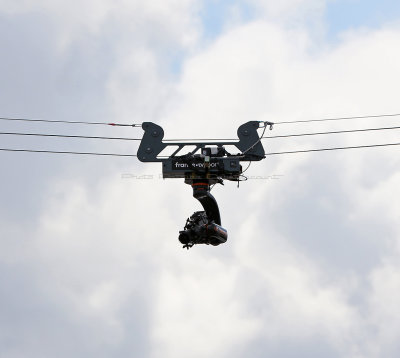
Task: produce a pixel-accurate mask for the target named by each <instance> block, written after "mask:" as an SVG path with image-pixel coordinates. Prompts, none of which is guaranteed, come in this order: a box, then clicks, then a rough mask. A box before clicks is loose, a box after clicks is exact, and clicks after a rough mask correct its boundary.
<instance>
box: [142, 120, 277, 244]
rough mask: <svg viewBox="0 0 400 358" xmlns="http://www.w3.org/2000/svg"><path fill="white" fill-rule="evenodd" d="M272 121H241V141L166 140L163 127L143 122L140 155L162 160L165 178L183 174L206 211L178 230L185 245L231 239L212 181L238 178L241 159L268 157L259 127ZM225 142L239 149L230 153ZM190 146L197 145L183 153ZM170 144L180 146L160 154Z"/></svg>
mask: <svg viewBox="0 0 400 358" xmlns="http://www.w3.org/2000/svg"><path fill="white" fill-rule="evenodd" d="M272 124H273V123H271V122H256V121H251V122H247V123H245V124H243V125H241V126H240V127H239V129H238V131H237V134H238V138H239V141H235V142H229V141H226V142H217V141H210V142H172V141H168V142H167V143H165V142H163V141H162V140H163V138H164V131H163V129H162V128H161V127H160V126H158V125H156V124H154V123H152V122H144V123H143V124H142V128H143V130H144V135H143V138H142V141H141V143H140V146H139V149H138V152H137V156H138V159H139V160H140V161H142V162H161V163H162V168H163V178H184V179H185V183H186V184H189V185H191V186H192V188H193V196H194V198H196V199H197V200H199V201H200V203H201V205H202V206H203V208H204V211H196V212H195V213H194V214H193V215H192V216H190V217H189V218H188V219H187V220H186V224H185V226H184V229H183V230H182V231H180V232H179V241H180V242H181V243H182V244H183V247H184V248H187V249H189V248H190V247H192V246H194V245H197V244H206V245H213V246H218V245H220V244H223V243H225V242H226V241H227V239H228V233H227V231H226V230H225V229H224V228H223V227H222V226H221V216H220V213H219V208H218V204H217V201H216V200H215V198H214V197H213V196H212V195H211V193H210V190H211V189H210V187H211V185H212V186H213V185H215V184H223V180H231V181H239V180H240V178H241V176H242V166H241V164H240V162H242V161H248V162H253V161H259V160H262V159H264V158H265V152H264V148H263V146H262V144H261V140H260V137H259V136H258V133H257V129H259V128H262V127H264V131H265V128H266V127H267V125H269V126H270V129H272ZM226 145H230V146H232V145H233V146H235V147H236V148H237V149H239V151H240V153H238V154H231V153H228V152H227V151H226V149H225V146H226ZM187 146H195V149H194V150H192V151H191V152H188V153H186V154H184V155H181V153H182V152H183V149H184V148H185V147H187ZM167 147H178V148H177V149H176V150H175V151H174V152H173V153H172V154H171V155H170V156H168V157H161V156H160V153H161V152H162V151H163V150H164V149H165V148H167Z"/></svg>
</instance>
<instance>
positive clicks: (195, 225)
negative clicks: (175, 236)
mask: <svg viewBox="0 0 400 358" xmlns="http://www.w3.org/2000/svg"><path fill="white" fill-rule="evenodd" d="M227 239H228V232H227V231H226V230H225V229H224V228H223V227H222V226H220V225H218V224H216V223H214V222H213V221H210V219H209V218H208V216H207V214H206V212H205V211H196V212H195V213H194V214H193V215H192V216H191V217H190V218H189V219H187V221H186V225H185V227H184V229H183V230H182V231H179V241H180V242H181V243H182V244H183V247H184V248H190V247H192V246H193V245H196V244H206V245H213V246H218V245H220V244H223V243H225V242H226V240H227Z"/></svg>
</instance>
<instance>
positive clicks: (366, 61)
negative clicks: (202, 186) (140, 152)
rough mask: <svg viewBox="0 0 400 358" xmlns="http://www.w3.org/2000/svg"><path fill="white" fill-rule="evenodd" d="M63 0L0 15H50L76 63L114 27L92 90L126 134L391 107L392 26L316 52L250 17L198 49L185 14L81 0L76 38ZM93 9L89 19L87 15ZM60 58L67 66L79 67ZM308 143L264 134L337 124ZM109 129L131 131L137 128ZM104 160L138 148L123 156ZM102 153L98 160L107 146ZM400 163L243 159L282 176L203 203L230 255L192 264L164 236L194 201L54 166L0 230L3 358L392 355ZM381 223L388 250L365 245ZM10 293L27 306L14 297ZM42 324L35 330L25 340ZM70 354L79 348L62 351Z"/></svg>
mask: <svg viewBox="0 0 400 358" xmlns="http://www.w3.org/2000/svg"><path fill="white" fill-rule="evenodd" d="M57 4H58V6H56V3H51V4H50V3H48V2H44V1H43V2H40V3H37V2H35V3H33V2H31V3H19V4H18V3H6V2H2V3H1V4H0V8H1V9H2V10H3V11H6V10H7V11H8V12H9V13H11V12H12V13H13V14H14V15H15V14H18V13H21V12H29V11H34V9H35V8H36V7H39V8H40V7H41V9H42V10H41V11H44V12H45V13H48V14H49V16H54V18H55V19H59V20H60V24H59V26H60V30H59V31H60V34H61V33H67V34H68V41H69V42H68V43H69V45H71V44H72V45H76V44H77V43H79V44H80V46H77V48H75V51H78V53H80V54H81V53H85V52H84V48H85V45H87V46H89V44H90V43H91V41H93V39H96V41H99V42H101V40H102V39H103V37H107V33H108V32H109V31H110V33H112V34H113V35H112V39H113V41H115V42H116V44H115V46H112V47H106V48H107V49H109V50H110V51H113V59H112V61H111V60H110V62H107V61H108V60H107V61H105V62H104V63H103V62H101V61H102V59H103V58H102V57H101V56H99V58H98V61H99V63H101V64H102V66H104V67H105V68H106V69H107V70H106V71H105V73H106V75H105V76H104V77H101V81H100V82H99V84H100V85H101V86H102V87H103V88H105V94H104V97H101V98H102V100H103V99H104V98H106V100H105V101H104V102H102V100H99V99H97V101H95V102H94V103H91V105H97V106H98V108H99V111H100V112H104V113H107V115H108V114H109V113H111V114H113V115H114V116H115V118H117V119H119V121H123V122H129V121H132V122H137V121H142V119H143V118H146V120H153V121H157V122H160V123H161V125H162V126H163V127H164V128H165V131H166V136H167V137H170V138H171V137H180V136H184V137H188V136H190V137H235V136H236V129H237V127H238V126H239V125H240V124H241V123H243V122H246V121H248V120H276V121H279V120H295V119H309V118H319V117H322V116H324V117H325V116H336V115H339V116H341V115H351V114H364V113H371V112H372V113H380V112H382V111H384V112H386V111H388V112H390V111H395V110H396V108H395V107H396V103H397V98H396V97H395V96H396V91H395V88H396V87H395V86H396V85H397V82H398V81H397V79H398V78H399V72H398V65H397V64H398V57H399V55H400V53H399V51H397V47H398V46H397V45H396V44H397V43H398V38H399V36H400V33H399V32H398V30H396V29H384V30H381V31H375V32H368V33H367V34H365V33H357V32H356V33H352V34H348V35H346V37H344V38H343V40H342V42H341V43H340V44H338V45H336V46H335V47H332V46H327V47H321V46H319V44H317V45H316V44H315V42H313V41H314V40H313V36H312V35H310V34H309V32H308V31H307V30H306V29H305V28H306V27H305V26H304V27H302V28H297V30H293V28H291V29H288V27H286V24H287V22H286V19H285V20H284V21H283V20H282V21H283V22H284V25H285V26H282V24H279V23H277V21H275V22H271V21H268V20H266V18H265V17H264V19H263V20H257V21H254V22H251V23H249V24H246V25H240V26H237V27H231V28H230V30H229V31H226V32H225V33H223V34H222V35H221V36H220V37H218V38H217V39H216V41H215V42H213V43H211V44H210V45H209V46H207V47H206V48H202V47H201V46H197V45H198V42H196V41H197V39H198V38H197V36H198V33H197V31H198V30H197V29H198V26H199V23H198V21H199V20H198V19H197V18H196V15H195V14H196V6H198V4H197V3H194V2H178V1H168V2H158V1H150V2H147V3H146V4H144V3H143V4H142V3H139V2H133V3H132V2H129V3H128V2H119V3H117V4H115V3H111V2H107V1H104V2H102V3H101V5H99V6H97V5H96V6H94V5H93V3H91V2H84V3H83V5H82V6H83V9H84V10H83V11H82V12H81V13H79V14H78V15H77V18H76V19H75V22H74V24H73V25H71V27H70V28H69V27H68V28H66V27H64V26H63V23H64V22H67V21H68V20H70V19H72V18H74V15H73V14H74V13H75V10H76V7H77V5H76V4H72V3H71V4H70V3H68V4H67V3H65V2H60V3H57ZM96 4H97V3H96ZM274 4H277V3H274ZM274 4H273V3H272V2H259V3H258V5H259V6H260V8H261V7H262V8H263V9H265V11H266V12H267V13H268V14H270V15H269V16H272V15H274V16H275V15H276V17H277V18H279V16H281V14H286V13H289V14H290V13H292V12H293V13H295V12H296V10H299V11H300V13H301V12H303V11H305V12H307V13H308V12H309V11H311V10H310V9H313V8H314V7H318V6H320V3H319V2H314V1H309V2H307V3H304V2H290V3H289V2H283V3H281V4H280V5H274ZM17 5H18V6H17ZM85 9H86V10H85ZM92 9H95V11H93V14H92V15H91V16H92V17H89V18H88V20H87V21H88V24H86V23H85V21H84V19H85V16H84V14H85V13H88V12H91V10H92ZM62 14H65V18H63V16H62ZM282 16H283V15H282ZM290 16H292V15H290ZM267 19H268V17H267ZM181 20H182V21H181ZM110 23H111V24H112V26H111V25H110ZM153 25H157V26H156V27H155V28H154V27H153ZM107 26H110V28H108V27H107ZM83 29H84V30H83ZM139 29H140V30H141V31H143V33H137V31H139ZM112 31H115V33H113V32H112ZM83 32H84V33H86V34H87V33H90V34H91V36H93V37H88V38H85V36H81V35H82V33H83ZM367 35H368V36H367ZM57 36H58V35H57ZM59 36H60V38H62V37H63V36H62V35H59ZM130 40H131V41H130ZM72 48H74V46H66V47H65V51H67V53H68V54H69V55H68V56H72V57H74V52H73V51H72V50H71V49H72ZM99 48H101V46H99ZM194 48H195V49H196V50H193V49H194ZM171 49H172V51H177V52H179V51H183V50H182V49H184V50H187V49H191V50H193V51H192V52H190V57H189V58H184V63H183V72H182V74H181V76H180V77H179V76H177V75H176V74H174V75H172V74H170V73H169V72H168V70H167V69H166V68H165V67H163V61H164V59H165V58H164V55H165V54H166V53H168V50H171ZM70 50H71V51H72V52H68V51H70ZM80 51H82V52H80ZM95 54H96V56H97V54H101V51H99V52H95ZM96 56H94V57H96ZM74 58H76V57H74ZM77 58H78V59H79V56H78V57H77ZM89 58H90V59H92V57H89ZM77 61H78V60H77ZM79 63H80V62H79V61H78V62H77V64H79ZM82 73H83V77H84V78H85V72H84V71H83V72H82ZM58 75H60V73H58ZM79 83H80V82H79ZM82 83H83V82H82ZM89 83H90V84H92V83H91V82H90V81H89ZM96 85H97V83H96ZM76 88H78V94H82V93H84V92H83V91H82V92H79V91H81V90H80V89H79V86H77V87H74V89H76ZM90 88H93V90H94V85H93V84H92V86H91V87H90V86H89V89H90ZM68 90H69V91H71V93H70V95H73V93H72V92H73V89H72V90H71V89H70V88H69V89H68ZM65 91H66V92H65V93H66V94H68V93H69V92H68V91H67V90H65ZM84 104H85V105H88V103H87V102H84ZM43 105H44V104H43ZM65 109H67V106H65ZM60 111H62V108H60ZM157 118H160V120H159V121H158V120H157ZM115 121H116V120H115ZM396 121H397V120H396V119H392V120H391V121H390V120H388V121H387V122H386V121H385V122H384V123H385V124H386V123H394V122H396ZM349 123H350V122H343V123H341V124H340V126H342V127H341V128H349V127H350V124H349ZM352 123H353V122H352ZM365 123H368V126H378V124H377V123H378V121H377V120H373V121H366V122H358V123H357V122H354V127H358V126H359V127H363V126H367V124H365ZM382 123H383V120H382V121H380V122H379V125H381V124H382ZM302 128H303V127H301V126H298V127H295V126H292V127H286V128H285V127H283V125H282V126H279V125H276V126H275V129H274V131H272V132H268V134H269V135H275V134H283V133H285V132H295V131H299V132H303V131H315V130H320V129H321V130H325V129H330V128H340V127H339V123H335V124H333V123H329V122H325V124H324V126H323V127H322V126H318V127H317V125H307V126H304V128H303V129H302ZM116 130H117V129H116ZM115 133H117V132H115ZM118 133H122V134H123V135H125V136H128V135H129V136H133V134H132V129H129V130H125V129H123V130H121V132H118ZM136 133H138V132H136ZM139 133H140V132H139ZM341 138H342V139H341ZM364 138H367V139H368V140H367V139H364ZM396 138H397V134H396V133H395V132H385V133H384V132H382V133H381V134H378V133H375V134H374V135H371V136H369V137H364V136H363V135H361V134H360V135H351V136H350V135H349V136H343V137H340V138H339V137H334V136H329V137H323V136H321V137H305V138H303V139H302V140H298V141H297V140H296V141H295V140H292V139H291V140H289V139H288V140H272V139H271V140H266V141H265V144H266V146H267V148H268V149H269V150H271V151H279V150H285V149H298V148H310V147H313V146H314V147H323V146H330V145H349V144H353V143H371V142H375V141H381V142H386V141H395V140H396ZM364 140H365V142H364ZM107 145H108V147H107V148H112V149H115V151H121V152H122V151H124V150H125V149H124V148H128V149H129V151H130V152H132V148H131V144H129V147H124V146H123V144H112V143H108V144H107ZM96 148H100V149H99V151H106V150H105V149H104V148H103V146H102V145H101V144H100V145H98V147H96ZM107 151H108V150H107ZM110 151H111V150H110ZM397 153H398V151H397V149H377V150H370V151H368V150H365V151H360V152H351V151H348V152H342V153H339V152H334V153H331V154H328V153H326V154H310V155H298V156H293V157H291V156H277V157H268V158H267V159H266V160H265V161H262V162H259V163H253V164H252V166H251V167H250V169H249V172H248V174H249V175H252V174H256V175H257V174H261V175H265V174H282V175H283V176H282V177H281V179H279V180H276V181H272V180H267V181H258V180H252V181H249V182H247V183H244V184H242V187H241V189H240V190H237V189H236V188H235V187H234V185H235V184H232V183H227V185H226V186H225V187H224V188H215V189H214V193H215V196H216V197H217V200H218V202H219V203H220V207H221V211H222V220H223V225H224V226H226V227H227V229H228V232H229V241H228V243H227V244H225V245H221V246H220V247H216V248H214V247H194V248H193V249H191V250H190V251H189V252H186V251H183V250H182V249H181V247H180V245H179V243H178V241H177V234H178V230H179V229H180V228H181V227H182V226H183V224H184V221H185V219H186V217H187V216H189V215H190V214H191V213H192V212H193V211H194V210H196V209H197V208H199V204H198V203H197V202H196V201H195V199H193V198H192V197H191V194H192V193H191V189H190V187H189V186H186V185H184V184H183V183H182V182H181V181H179V180H177V181H172V180H171V181H162V180H159V179H153V180H147V181H146V180H134V179H122V178H121V174H122V173H126V172H128V173H133V174H134V175H139V174H143V173H146V174H147V173H151V174H155V175H156V176H157V174H156V173H158V171H159V170H160V167H159V165H156V164H148V165H145V164H141V163H139V162H125V161H124V162H122V161H121V162H120V161H119V160H120V159H116V160H118V161H115V162H112V163H111V162H110V161H104V162H90V163H91V164H88V163H89V161H88V160H76V161H75V162H74V164H73V168H72V169H71V166H70V165H71V164H70V163H71V161H66V162H65V163H66V164H65V165H66V166H67V168H68V169H67V174H68V175H65V172H63V173H59V174H58V175H56V177H55V178H54V177H53V178H52V179H51V180H50V179H47V180H48V182H46V183H47V185H46V188H45V190H44V191H43V192H42V195H43V196H44V198H42V200H43V206H42V207H41V208H40V213H39V215H38V217H39V219H38V220H35V221H34V224H33V230H32V227H26V228H24V227H17V226H16V225H13V223H7V224H4V225H2V228H1V232H2V246H3V247H2V254H1V256H0V258H1V259H0V262H1V264H0V265H1V268H2V270H1V271H2V275H1V278H2V281H3V287H5V288H6V289H7V292H6V293H7V294H6V295H3V296H2V297H3V299H2V301H1V302H2V311H3V312H6V311H7V312H12V313H10V314H7V317H6V318H7V319H5V320H4V322H6V323H3V325H2V328H1V329H2V332H3V333H2V334H3V336H5V337H6V339H7V340H8V341H7V342H8V345H7V346H4V347H2V348H1V350H2V351H3V353H4V354H5V356H7V357H17V356H25V357H26V356H38V355H52V356H55V355H57V356H61V357H62V356H63V355H64V356H71V355H73V356H78V357H79V356H82V357H83V356H88V355H92V354H93V353H94V354H96V355H97V356H100V357H101V356H110V355H112V356H129V355H135V356H143V357H144V356H151V357H160V356H163V357H169V356H170V357H176V356H186V355H188V354H189V353H190V355H191V356H193V357H195V356H199V357H200V356H202V357H204V356H210V355H215V356H218V357H223V356H230V357H243V356H249V355H250V354H249V352H251V353H252V356H254V357H255V356H266V355H268V354H269V355H271V356H277V357H279V356H287V355H289V354H291V353H293V352H297V354H301V355H307V356H335V357H339V356H340V357H342V356H346V357H377V356H382V355H385V356H389V357H391V356H393V357H395V356H397V353H398V347H397V340H396V336H395V335H394V334H393V332H396V329H397V328H398V327H397V323H396V322H397V321H396V318H397V310H396V308H395V302H397V301H398V297H397V296H398V295H397V291H398V287H397V284H396V282H397V281H396V280H397V279H398V276H399V274H400V273H399V272H400V270H399V267H398V265H396V264H395V262H396V260H397V259H398V255H399V251H398V246H397V245H398V225H397V219H398V213H399V207H398V204H397V202H396V200H394V198H395V197H398V195H397V196H396V193H397V192H398V188H397V187H398V185H397V183H398V179H399V173H398V168H399V159H398V155H397ZM27 160H29V159H27ZM121 160H122V159H121ZM60 161H61V160H60ZM127 163H128V164H127ZM47 170H49V169H48V168H47ZM32 190H34V188H33V189H32ZM3 206H4V208H7V203H5V204H3ZM20 210H21V212H23V211H24V208H22V207H21V209H20ZM2 221H4V220H2ZM377 228H378V229H379V230H381V231H382V232H384V235H385V237H384V240H382V237H380V236H376V237H374V235H371V232H373V231H374V230H378V229H377ZM3 237H4V239H3ZM365 246H367V248H368V249H365ZM376 248H379V250H375V249H376ZM393 248H395V249H393ZM19 253H20V255H18V254H19ZM21 295H22V296H24V297H28V298H29V300H28V301H29V303H27V302H24V301H19V300H16V299H15V297H20V296H21ZM20 310H25V311H26V315H24V317H22V318H21V317H20V316H17V315H16V313H15V312H18V311H20ZM36 312H41V313H43V315H44V316H45V317H46V319H45V320H43V321H41V322H42V324H40V325H39V326H36V324H35V322H36V320H37V319H38V317H37V313H36ZM6 325H7V326H9V327H6ZM10 327H11V328H10ZM54 327H58V328H59V330H55V328H54ZM6 328H9V329H10V331H11V332H12V333H13V335H17V336H18V337H20V340H19V342H17V343H16V342H15V341H13V340H12V339H11V338H10V335H9V334H8V335H6V334H5V333H4V331H5V329H6ZM376 330H378V332H379V334H377V335H375V334H374V333H375V332H376ZM397 331H398V329H397ZM49 337H50V339H49ZM74 340H75V342H78V345H77V343H75V346H73V348H69V350H65V351H64V348H65V347H66V346H69V344H70V343H71V341H74ZM366 340H367V341H368V342H370V343H369V344H367V345H365V341H366ZM45 341H46V343H47V344H46V345H44V344H43V342H45ZM21 342H23V343H21ZM317 346H319V347H317ZM318 349H319V351H318ZM299 352H300V353H299Z"/></svg>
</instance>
